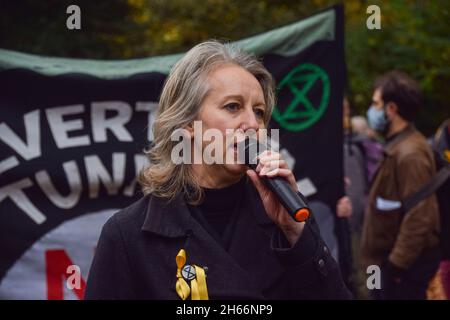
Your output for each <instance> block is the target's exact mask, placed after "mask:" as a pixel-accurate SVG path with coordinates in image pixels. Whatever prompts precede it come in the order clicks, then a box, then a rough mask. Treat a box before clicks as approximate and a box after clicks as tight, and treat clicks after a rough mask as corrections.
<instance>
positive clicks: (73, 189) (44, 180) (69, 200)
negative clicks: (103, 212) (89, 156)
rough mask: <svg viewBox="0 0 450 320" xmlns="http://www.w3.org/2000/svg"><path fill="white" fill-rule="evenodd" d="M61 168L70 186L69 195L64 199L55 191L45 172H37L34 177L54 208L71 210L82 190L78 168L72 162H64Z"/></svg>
mask: <svg viewBox="0 0 450 320" xmlns="http://www.w3.org/2000/svg"><path fill="white" fill-rule="evenodd" d="M63 168H64V172H65V173H66V178H67V180H68V182H69V186H70V193H69V195H68V196H65V197H64V196H62V195H61V194H60V193H59V191H58V190H56V188H55V186H54V185H53V183H52V181H51V179H50V176H49V174H48V173H47V171H46V170H41V171H39V172H37V173H36V175H35V177H36V181H37V183H38V184H39V186H40V187H41V189H42V191H44V193H45V195H46V196H47V197H48V198H49V199H50V201H51V202H53V204H54V205H55V206H57V207H58V208H61V209H70V208H73V207H74V206H75V205H76V204H77V203H78V200H79V199H80V195H81V188H82V187H81V176H80V171H79V170H78V166H77V164H76V162H75V161H73V160H72V161H68V162H64V163H63Z"/></svg>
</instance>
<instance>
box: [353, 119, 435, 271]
mask: <svg viewBox="0 0 450 320" xmlns="http://www.w3.org/2000/svg"><path fill="white" fill-rule="evenodd" d="M435 170H436V169H435V165H434V161H433V154H432V151H431V148H430V147H429V146H428V144H427V141H426V139H425V137H424V136H423V135H422V134H421V133H420V132H418V131H417V130H416V129H415V128H414V126H412V125H410V126H408V127H407V128H405V129H404V130H403V131H402V132H400V133H399V134H398V135H397V136H396V137H395V138H394V139H393V140H391V141H389V142H388V143H387V145H386V146H385V150H384V159H383V160H382V162H381V164H380V167H379V168H378V171H377V173H376V175H375V177H374V179H373V182H372V186H371V189H370V194H369V201H368V207H367V211H366V215H365V221H364V229H363V234H362V243H361V246H362V259H363V263H364V264H365V265H371V264H376V265H381V264H382V263H384V262H386V259H389V261H390V262H391V263H393V264H394V265H396V266H398V267H400V268H405V269H407V268H409V267H410V266H411V265H412V264H413V263H414V262H415V261H416V260H417V259H418V258H419V256H421V255H423V254H426V252H427V250H428V249H431V248H435V247H436V246H437V245H438V242H439V238H438V231H439V211H438V206H437V201H436V197H435V195H432V196H430V197H428V198H426V199H424V200H422V201H421V202H419V203H418V204H417V205H416V206H414V207H413V208H412V209H411V210H409V211H408V212H407V213H405V214H404V213H402V210H401V208H400V201H402V200H404V199H405V198H406V197H408V196H410V195H412V194H413V193H415V192H416V191H418V190H419V189H420V188H421V187H422V186H423V185H425V184H426V183H427V182H428V181H430V179H431V178H432V177H433V175H434V174H435Z"/></svg>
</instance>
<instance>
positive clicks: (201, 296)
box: [175, 249, 209, 300]
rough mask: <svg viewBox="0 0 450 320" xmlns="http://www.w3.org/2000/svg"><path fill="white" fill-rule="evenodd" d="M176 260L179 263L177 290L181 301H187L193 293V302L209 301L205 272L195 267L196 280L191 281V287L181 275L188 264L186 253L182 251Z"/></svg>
mask: <svg viewBox="0 0 450 320" xmlns="http://www.w3.org/2000/svg"><path fill="white" fill-rule="evenodd" d="M175 260H176V262H177V283H176V285H175V289H176V290H177V293H178V296H179V297H180V298H181V299H183V300H186V299H187V298H188V297H189V294H190V293H191V291H192V297H191V299H192V300H209V297H208V288H207V287H206V274H205V270H204V269H203V268H201V267H199V266H196V265H193V267H194V268H195V279H193V280H191V287H189V285H188V284H187V282H186V280H184V278H183V275H182V274H181V270H182V269H183V267H184V265H185V264H186V251H184V249H181V250H180V251H179V252H178V254H177V257H176V259H175Z"/></svg>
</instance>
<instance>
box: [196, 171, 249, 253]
mask: <svg viewBox="0 0 450 320" xmlns="http://www.w3.org/2000/svg"><path fill="white" fill-rule="evenodd" d="M245 183H246V177H243V178H242V179H241V180H239V181H238V182H236V183H234V184H232V185H230V186H228V187H225V188H221V189H209V188H203V191H204V198H203V202H202V203H201V204H200V205H197V206H189V209H190V211H191V213H192V215H193V216H194V218H195V219H196V220H197V221H198V222H199V223H200V224H201V225H202V226H203V227H204V228H205V229H206V230H207V231H208V232H209V233H210V234H211V235H212V236H213V237H214V238H216V240H217V241H218V242H221V243H222V244H224V246H227V245H226V244H227V243H228V242H229V236H230V234H229V233H230V229H232V225H233V221H234V220H235V217H236V216H237V215H238V214H239V213H238V211H239V209H240V208H239V207H240V202H241V201H240V200H241V198H242V197H243V194H244V190H245Z"/></svg>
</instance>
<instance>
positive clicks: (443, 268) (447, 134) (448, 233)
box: [433, 119, 450, 300]
mask: <svg viewBox="0 0 450 320" xmlns="http://www.w3.org/2000/svg"><path fill="white" fill-rule="evenodd" d="M433 149H434V151H435V159H436V165H437V169H438V170H440V169H441V168H444V167H447V168H449V166H450V119H447V120H446V121H444V123H442V125H441V126H440V127H439V129H438V130H437V132H436V135H435V137H434V139H433ZM448 170H450V169H448ZM436 195H437V197H438V203H439V211H440V213H441V263H440V267H439V274H440V278H441V281H442V286H443V289H444V293H445V295H446V298H447V299H449V300H450V179H449V178H447V181H446V182H444V184H443V185H442V186H441V187H440V188H439V189H438V190H437V192H436Z"/></svg>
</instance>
